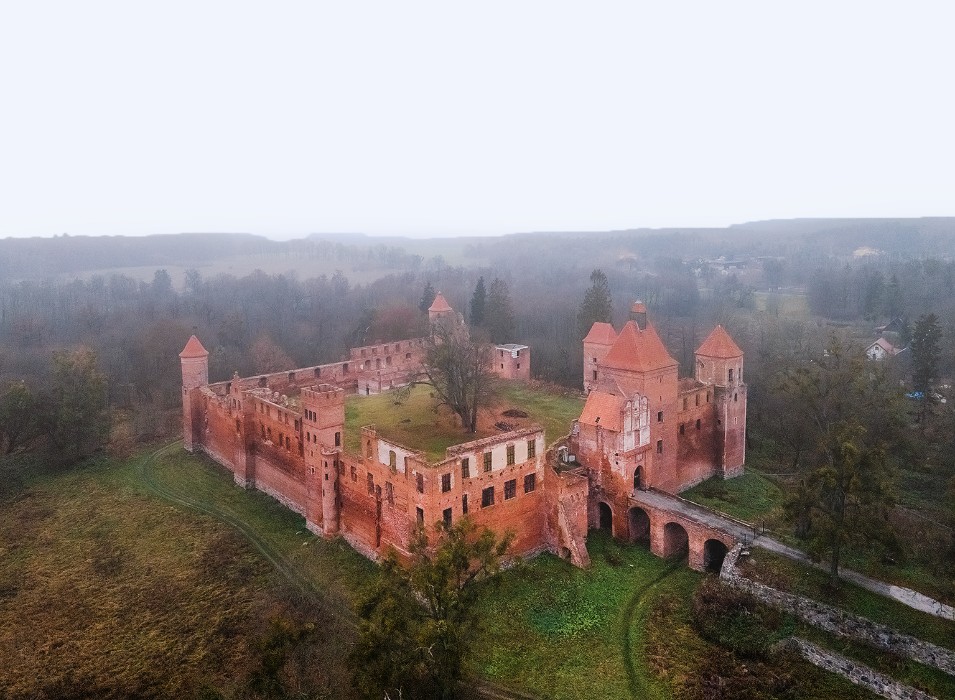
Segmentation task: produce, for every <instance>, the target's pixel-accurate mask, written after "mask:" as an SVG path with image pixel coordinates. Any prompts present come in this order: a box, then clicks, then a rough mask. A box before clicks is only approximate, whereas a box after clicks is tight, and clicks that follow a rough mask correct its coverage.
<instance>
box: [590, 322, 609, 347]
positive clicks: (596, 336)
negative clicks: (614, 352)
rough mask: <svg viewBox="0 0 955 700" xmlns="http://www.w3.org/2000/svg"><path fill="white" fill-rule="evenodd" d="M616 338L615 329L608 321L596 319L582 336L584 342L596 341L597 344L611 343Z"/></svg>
mask: <svg viewBox="0 0 955 700" xmlns="http://www.w3.org/2000/svg"><path fill="white" fill-rule="evenodd" d="M616 339H617V331H615V330H614V329H613V326H611V325H610V324H609V323H603V322H601V321H597V322H596V323H594V325H592V326H591V327H590V332H589V333H588V334H587V337H586V338H584V342H585V343H597V344H599V345H613V343H614V341H615V340H616Z"/></svg>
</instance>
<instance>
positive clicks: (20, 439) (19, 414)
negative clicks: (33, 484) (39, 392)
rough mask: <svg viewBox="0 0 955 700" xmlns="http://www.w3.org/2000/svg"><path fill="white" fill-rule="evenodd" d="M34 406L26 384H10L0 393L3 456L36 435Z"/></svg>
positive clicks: (0, 430) (31, 393) (30, 392)
mask: <svg viewBox="0 0 955 700" xmlns="http://www.w3.org/2000/svg"><path fill="white" fill-rule="evenodd" d="M36 404H37V402H36V397H35V396H34V395H33V392H32V391H31V390H30V387H29V386H27V384H26V382H22V381H19V382H12V383H10V384H9V385H7V387H6V388H5V389H4V390H3V392H2V393H0V447H3V452H4V454H10V453H11V452H13V451H14V450H15V449H16V448H17V447H19V446H20V445H22V444H23V443H24V442H26V441H28V440H30V439H31V438H33V437H34V436H35V435H36V431H37V421H36V408H37V405H36Z"/></svg>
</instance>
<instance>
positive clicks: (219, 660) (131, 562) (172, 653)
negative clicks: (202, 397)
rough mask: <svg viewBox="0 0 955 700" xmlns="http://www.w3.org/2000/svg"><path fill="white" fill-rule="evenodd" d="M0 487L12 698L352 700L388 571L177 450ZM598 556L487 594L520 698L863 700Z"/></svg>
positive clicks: (682, 590)
mask: <svg viewBox="0 0 955 700" xmlns="http://www.w3.org/2000/svg"><path fill="white" fill-rule="evenodd" d="M517 398H518V399H519V400H522V401H524V402H525V404H526V403H529V402H530V400H533V399H534V396H533V395H532V394H531V395H527V394H523V393H521V394H518V396H517ZM570 409H571V407H570V405H567V404H563V403H561V402H558V404H557V407H552V412H553V416H554V417H553V420H558V419H559V413H560V411H569V410H570ZM0 470H2V471H3V472H4V473H3V476H4V477H5V481H4V483H6V484H8V485H12V486H8V488H6V490H4V491H3V492H0V499H2V509H0V548H2V557H0V654H2V656H0V658H2V659H3V667H2V670H0V696H3V697H7V696H9V697H11V698H21V697H22V698H27V697H30V698H46V697H50V698H53V697H60V696H63V695H64V694H65V693H67V694H68V692H72V693H74V696H75V697H80V696H77V695H75V693H76V692H77V689H81V690H84V691H87V692H88V693H90V694H91V695H93V696H96V697H115V698H120V697H128V696H130V695H142V696H157V697H198V696H201V697H204V698H217V697H220V698H233V697H250V696H251V697H282V696H283V695H282V693H285V696H286V697H291V696H294V697H309V698H343V697H348V696H349V693H350V685H349V675H350V672H349V669H348V665H347V658H346V657H347V651H348V649H349V648H350V644H351V640H352V639H353V638H354V634H355V632H354V617H353V615H352V613H351V612H350V610H351V604H352V603H353V601H354V599H355V594H356V591H357V590H359V588H360V587H361V586H363V585H364V584H366V583H367V582H369V581H370V580H371V579H372V577H373V575H374V571H375V567H374V565H373V564H371V563H370V562H368V561H367V560H365V559H364V558H363V557H361V556H359V555H358V554H357V553H355V552H354V551H353V550H351V549H350V548H349V547H348V546H346V545H345V544H344V543H343V542H342V541H341V540H332V541H325V540H323V539H321V538H317V537H314V536H313V535H311V534H310V533H309V532H308V531H306V530H305V528H304V523H303V521H302V519H301V518H300V517H299V516H297V515H295V514H293V513H291V512H290V511H288V510H287V509H285V508H283V507H282V506H280V505H279V504H278V503H276V502H275V501H273V500H272V499H271V498H269V497H267V496H265V495H263V494H261V493H258V492H249V491H244V490H242V489H239V488H237V487H236V486H235V485H234V484H233V483H232V479H231V475H230V474H228V472H226V471H225V470H223V469H221V468H220V467H218V466H216V465H215V464H213V463H212V462H210V461H209V460H208V459H205V458H203V457H198V456H192V455H188V454H186V453H185V452H183V451H182V450H181V448H180V447H179V446H178V445H174V446H172V447H171V448H169V449H166V450H163V451H160V452H158V453H156V454H153V455H151V454H148V453H144V454H143V455H139V456H138V457H136V458H134V459H132V460H126V461H118V460H111V459H100V460H95V461H93V462H90V463H88V464H86V465H85V466H83V467H81V468H77V469H74V470H73V471H70V472H64V473H48V472H46V471H44V469H43V468H42V465H39V466H37V465H23V464H18V463H13V464H11V463H9V462H5V463H0ZM589 548H590V551H591V556H592V560H593V564H592V566H591V568H590V569H589V570H586V571H584V570H580V569H577V568H574V567H572V566H570V565H569V564H567V563H566V562H565V561H563V560H560V559H558V558H556V557H553V556H550V555H542V556H540V557H537V558H536V559H534V560H532V561H530V562H526V563H524V564H521V565H519V566H517V567H515V568H513V569H511V570H508V571H507V572H504V573H503V574H502V575H500V576H499V577H497V578H496V579H494V580H492V581H490V582H486V583H485V584H482V585H484V586H485V590H484V592H483V594H482V598H481V601H480V603H479V606H480V612H481V616H480V617H481V620H482V622H483V630H481V631H480V632H479V633H478V637H477V639H476V642H477V643H476V645H475V648H476V655H475V658H474V668H475V670H476V672H477V674H478V676H479V677H480V678H483V679H486V680H488V681H491V682H492V683H494V684H496V685H497V686H498V687H500V688H503V689H504V690H502V691H501V692H503V693H505V697H506V696H507V695H506V693H507V690H506V689H507V688H513V689H515V690H517V691H521V692H527V693H531V694H533V695H535V696H538V697H541V698H579V697H599V698H641V699H642V698H651V699H654V698H660V699H665V698H680V699H683V698H687V699H689V698H703V697H709V696H708V695H707V689H706V687H704V686H705V683H704V682H703V680H701V679H704V680H705V679H707V678H711V676H712V673H715V672H717V671H714V668H716V669H718V673H717V675H719V674H728V675H729V676H732V677H733V678H736V679H737V680H736V681H734V682H738V679H739V678H750V677H752V678H755V679H756V681H758V682H763V676H764V675H765V676H766V678H769V677H775V676H774V674H778V673H780V671H779V670H778V669H779V668H785V669H788V670H787V671H786V673H787V674H789V675H788V676H786V677H787V678H794V677H798V678H800V679H801V681H800V685H799V686H797V687H795V690H794V689H793V688H792V687H790V688H789V691H787V694H786V695H785V697H787V698H792V699H793V700H797V699H801V700H815V699H816V698H819V699H820V700H821V698H825V697H846V698H856V697H864V695H862V694H860V693H859V691H857V690H854V689H853V688H851V687H850V686H848V684H846V683H844V682H842V681H840V680H839V679H836V678H835V677H833V676H829V675H827V674H824V673H822V672H819V671H816V670H815V669H813V668H812V667H810V666H808V665H807V664H804V663H803V662H801V661H798V660H792V659H788V660H787V659H783V660H775V661H772V662H763V661H754V660H748V659H742V658H737V657H735V656H733V655H732V654H730V653H729V652H726V651H724V650H721V648H719V647H717V646H715V645H714V644H713V643H711V642H709V641H706V640H704V639H702V638H701V637H700V636H699V634H698V633H697V632H696V630H695V628H694V626H693V623H692V614H691V603H690V601H691V598H692V596H693V591H694V590H695V588H696V587H697V585H698V584H699V582H700V581H701V580H702V578H703V577H702V576H701V575H700V574H697V573H694V572H692V571H690V570H689V569H687V568H686V567H685V565H684V564H683V563H680V562H675V563H670V562H666V561H663V560H661V559H658V558H656V557H653V556H652V555H650V554H649V552H647V551H646V550H645V549H643V548H641V547H638V546H634V545H627V544H622V543H617V542H614V541H612V540H610V539H609V538H608V537H606V536H605V535H604V534H603V533H599V532H597V533H591V537H590V540H589ZM859 653H860V654H862V655H864V654H865V653H866V652H865V651H864V650H863V651H860V652H859ZM714 659H715V660H717V661H718V664H717V663H716V661H714ZM881 662H882V663H886V664H889V665H891V663H892V662H891V661H885V660H882V661H881ZM714 664H716V666H714ZM900 672H904V673H912V671H911V669H902V671H900ZM708 674H709V675H708ZM923 676H926V674H922V675H919V674H918V672H915V675H914V676H912V677H914V678H916V679H918V678H922V677H923ZM706 682H707V683H708V682H709V681H706ZM924 682H925V684H926V685H927V687H933V688H934V687H940V686H938V681H937V679H933V678H932V677H931V674H930V673H929V674H927V680H925V681H924ZM701 683H703V685H701ZM734 687H735V686H734ZM753 697H755V696H753Z"/></svg>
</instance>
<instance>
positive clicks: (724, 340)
mask: <svg viewBox="0 0 955 700" xmlns="http://www.w3.org/2000/svg"><path fill="white" fill-rule="evenodd" d="M696 354H697V355H703V356H704V357H718V358H730V357H742V356H743V351H742V350H740V349H739V345H737V344H736V343H735V342H733V339H732V338H731V337H730V334H729V333H727V332H726V330H725V329H724V328H723V326H717V327H716V328H714V329H713V332H712V333H710V334H709V335H708V336H707V337H706V340H704V341H703V344H702V345H701V346H700V347H699V349H698V350H697V351H696Z"/></svg>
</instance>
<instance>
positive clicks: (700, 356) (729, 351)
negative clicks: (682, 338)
mask: <svg viewBox="0 0 955 700" xmlns="http://www.w3.org/2000/svg"><path fill="white" fill-rule="evenodd" d="M696 378H697V379H698V380H700V381H701V382H705V383H707V384H715V385H717V386H727V385H730V384H734V383H738V382H742V381H743V351H742V350H740V348H739V345H737V344H736V343H735V342H734V341H733V339H732V338H731V337H730V334H729V333H727V332H726V330H725V329H724V328H723V326H717V327H716V328H714V329H713V332H712V333H710V334H709V335H708V336H707V337H706V340H704V341H703V344H702V345H700V347H699V348H698V349H697V351H696Z"/></svg>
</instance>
